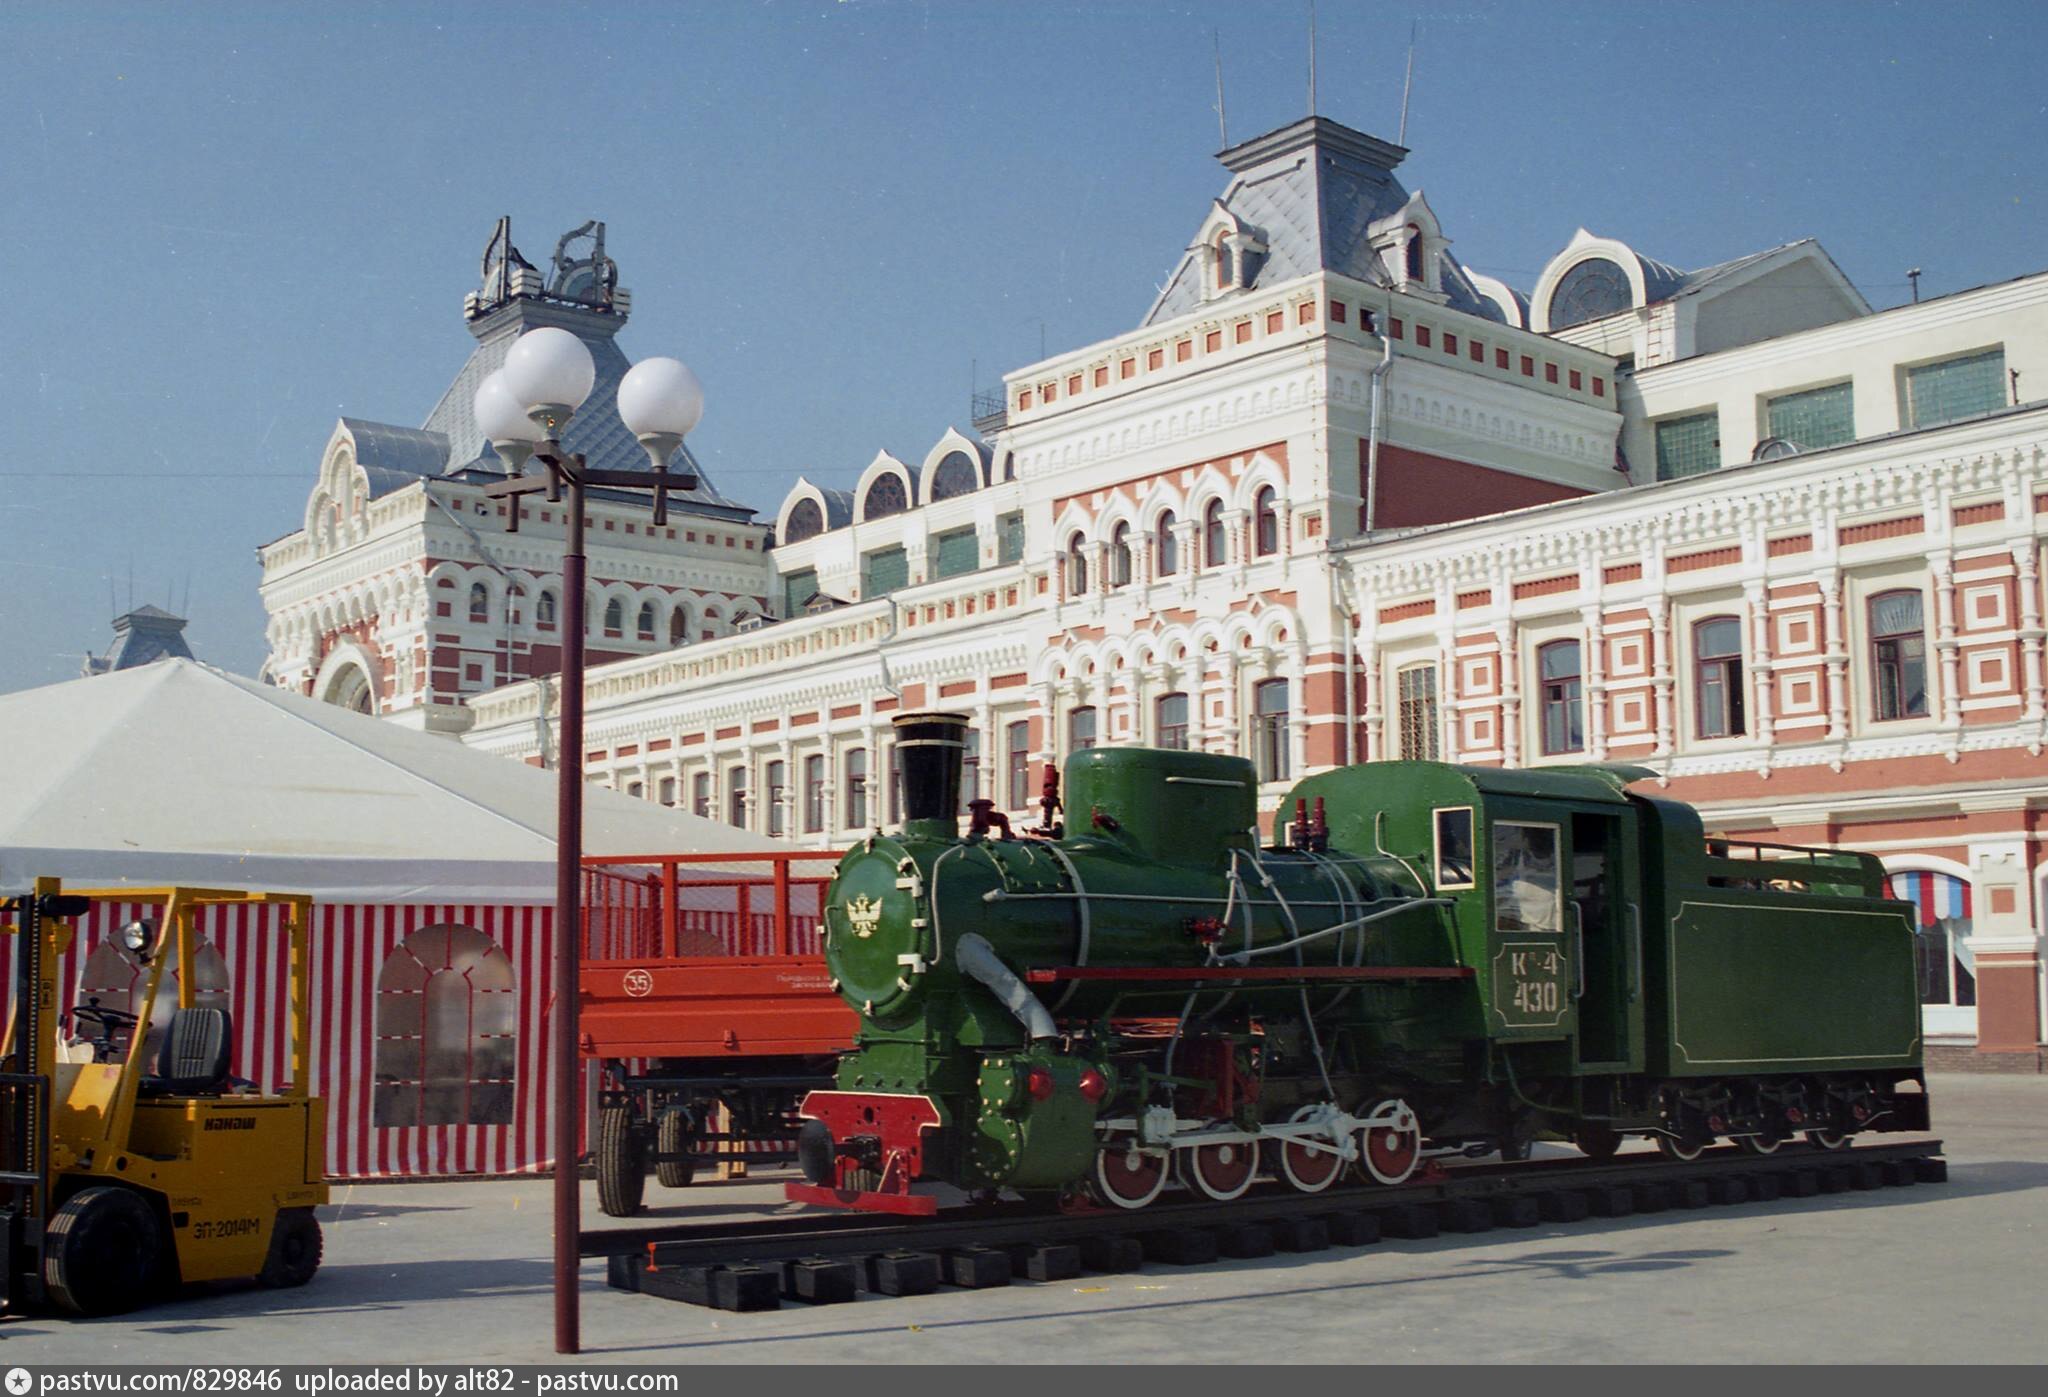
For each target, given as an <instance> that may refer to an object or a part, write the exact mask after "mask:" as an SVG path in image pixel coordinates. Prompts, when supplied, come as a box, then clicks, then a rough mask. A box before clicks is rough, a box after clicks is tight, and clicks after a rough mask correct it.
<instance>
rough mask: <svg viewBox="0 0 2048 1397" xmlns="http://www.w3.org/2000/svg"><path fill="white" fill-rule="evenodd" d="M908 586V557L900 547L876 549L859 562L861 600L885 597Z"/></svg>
mask: <svg viewBox="0 0 2048 1397" xmlns="http://www.w3.org/2000/svg"><path fill="white" fill-rule="evenodd" d="M909 584H910V555H909V554H907V553H905V552H904V551H903V549H902V548H901V547H896V548H878V549H876V550H875V551H874V552H872V553H869V554H867V555H866V556H864V557H863V558H862V559H861V560H860V594H861V597H862V599H863V600H865V599H868V598H871V597H885V596H887V595H888V594H889V593H891V592H893V591H895V590H896V589H897V588H899V587H905V586H908V585H909Z"/></svg>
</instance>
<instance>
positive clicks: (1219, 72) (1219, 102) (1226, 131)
mask: <svg viewBox="0 0 2048 1397" xmlns="http://www.w3.org/2000/svg"><path fill="white" fill-rule="evenodd" d="M1209 37H1210V38H1211V39H1212V40H1214V42H1215V44H1216V134H1217V136H1218V137H1220V138H1221V139H1222V141H1223V144H1222V145H1220V146H1218V147H1217V149H1218V150H1229V149H1230V126H1229V124H1228V123H1227V122H1225V121H1224V119H1223V31H1221V30H1220V29H1212V30H1210V31H1209Z"/></svg>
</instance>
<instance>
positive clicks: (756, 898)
mask: <svg viewBox="0 0 2048 1397" xmlns="http://www.w3.org/2000/svg"><path fill="white" fill-rule="evenodd" d="M837 862H838V855H837V854H834V853H819V852H808V853H780V852H777V853H762V854H657V855H649V856H646V857H631V858H614V857H605V858H588V859H585V860H584V902H583V905H584V937H583V958H582V972H581V980H582V991H581V994H580V996H579V1002H578V1025H579V1037H580V1040H581V1045H582V1053H583V1057H584V1058H585V1059H586V1060H594V1061H596V1062H597V1063H598V1064H599V1065H600V1069H601V1079H602V1080H601V1083H600V1086H599V1089H598V1092H599V1094H598V1138H597V1140H596V1142H595V1143H596V1164H597V1184H598V1202H599V1206H601V1207H602V1208H603V1209H604V1211H605V1212H606V1213H608V1214H610V1215H611V1216H613V1217H628V1216H631V1215H632V1214H634V1213H636V1212H638V1211H639V1210H640V1206H641V1200H642V1198H643V1196H644V1194H645V1191H646V1182H647V1174H648V1172H649V1169H650V1167H651V1168H652V1170H653V1172H654V1174H655V1176H656V1178H657V1179H658V1180H659V1181H660V1182H661V1183H662V1184H663V1185H665V1186H668V1187H672V1188H679V1187H682V1186H684V1185H686V1184H688V1183H689V1182H690V1179H691V1177H692V1175H693V1173H694V1172H695V1169H696V1168H697V1166H698V1165H699V1164H700V1163H702V1162H704V1161H705V1160H706V1159H707V1158H708V1157H710V1156H711V1155H713V1154H714V1153H716V1154H727V1155H736V1156H738V1157H739V1158H743V1159H746V1160H748V1161H750V1162H763V1163H765V1162H777V1163H779V1162H783V1161H786V1160H788V1159H790V1158H793V1157H794V1155H793V1149H794V1143H793V1142H794V1140H795V1137H796V1133H797V1129H798V1122H797V1120H796V1107H797V1103H798V1102H799V1101H801V1100H802V1099H803V1097H804V1094H805V1093H806V1092H808V1091H810V1090H811V1089H813V1088H815V1087H825V1086H830V1085H831V1081H832V1073H833V1068H834V1066H835V1065H836V1060H837V1057H838V1055H839V1054H840V1053H842V1052H844V1051H846V1049H847V1048H849V1047H851V1046H852V1044H853V1035H854V1030H855V1029H856V1027H858V1020H857V1019H856V1017H855V1015H854V1013H853V1011H852V1010H850V1009H848V1008H847V1007H846V1004H845V1002H844V1001H843V1000H841V999H840V998H839V996H838V995H837V994H835V993H834V992H833V989H832V983H831V977H830V975H829V974H828V972H827V971H826V969H825V960H824V956H823V954H822V947H821V945H820V941H819V931H820V927H821V925H822V917H823V913H824V899H825V887H826V885H827V884H828V883H829V882H830V881H831V877H832V869H833V867H834V866H835V865H836V864H837Z"/></svg>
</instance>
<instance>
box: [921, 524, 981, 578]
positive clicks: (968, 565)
mask: <svg viewBox="0 0 2048 1397" xmlns="http://www.w3.org/2000/svg"><path fill="white" fill-rule="evenodd" d="M980 566H981V541H980V540H979V539H977V538H976V537H975V536H974V530H973V529H954V530H952V531H951V532H950V533H943V534H939V535H937V536H935V537H934V538H933V539H932V576H933V577H958V576H960V575H961V574H962V573H966V572H973V571H974V570H975V569H976V568H978V567H980Z"/></svg>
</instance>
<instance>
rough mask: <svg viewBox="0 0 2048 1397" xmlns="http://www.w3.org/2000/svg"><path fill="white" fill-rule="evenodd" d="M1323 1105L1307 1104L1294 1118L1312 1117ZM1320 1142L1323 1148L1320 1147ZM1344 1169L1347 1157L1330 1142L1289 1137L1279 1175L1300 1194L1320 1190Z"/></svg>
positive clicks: (1282, 1150) (1334, 1180)
mask: <svg viewBox="0 0 2048 1397" xmlns="http://www.w3.org/2000/svg"><path fill="white" fill-rule="evenodd" d="M1323 1109H1324V1108H1323V1107H1321V1106H1304V1107H1302V1108H1301V1109H1300V1110H1299V1111H1296V1112H1295V1113H1294V1117H1293V1119H1294V1121H1295V1122H1300V1121H1305V1120H1310V1119H1312V1118H1314V1117H1315V1116H1316V1115H1318V1114H1320V1113H1321V1112H1322V1111H1323ZM1317 1144H1320V1145H1321V1146H1322V1148H1320V1149H1318V1148H1317V1147H1316V1145H1317ZM1343 1172H1344V1156H1343V1155H1342V1154H1340V1153H1339V1152H1338V1150H1337V1148H1336V1146H1335V1145H1334V1144H1332V1143H1330V1142H1328V1141H1318V1142H1316V1143H1315V1144H1308V1143H1303V1142H1301V1141H1296V1140H1288V1141H1286V1142H1285V1143H1284V1144H1282V1145H1281V1146H1280V1174H1281V1177H1283V1178H1285V1179H1286V1180H1287V1182H1288V1183H1289V1184H1290V1185H1292V1186H1293V1188H1294V1189H1295V1191H1296V1192H1298V1193H1321V1192H1322V1191H1323V1190H1324V1189H1326V1188H1328V1187H1329V1186H1330V1185H1331V1184H1334V1183H1336V1182H1337V1177H1338V1176H1339V1175H1340V1174H1342V1173H1343Z"/></svg>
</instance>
